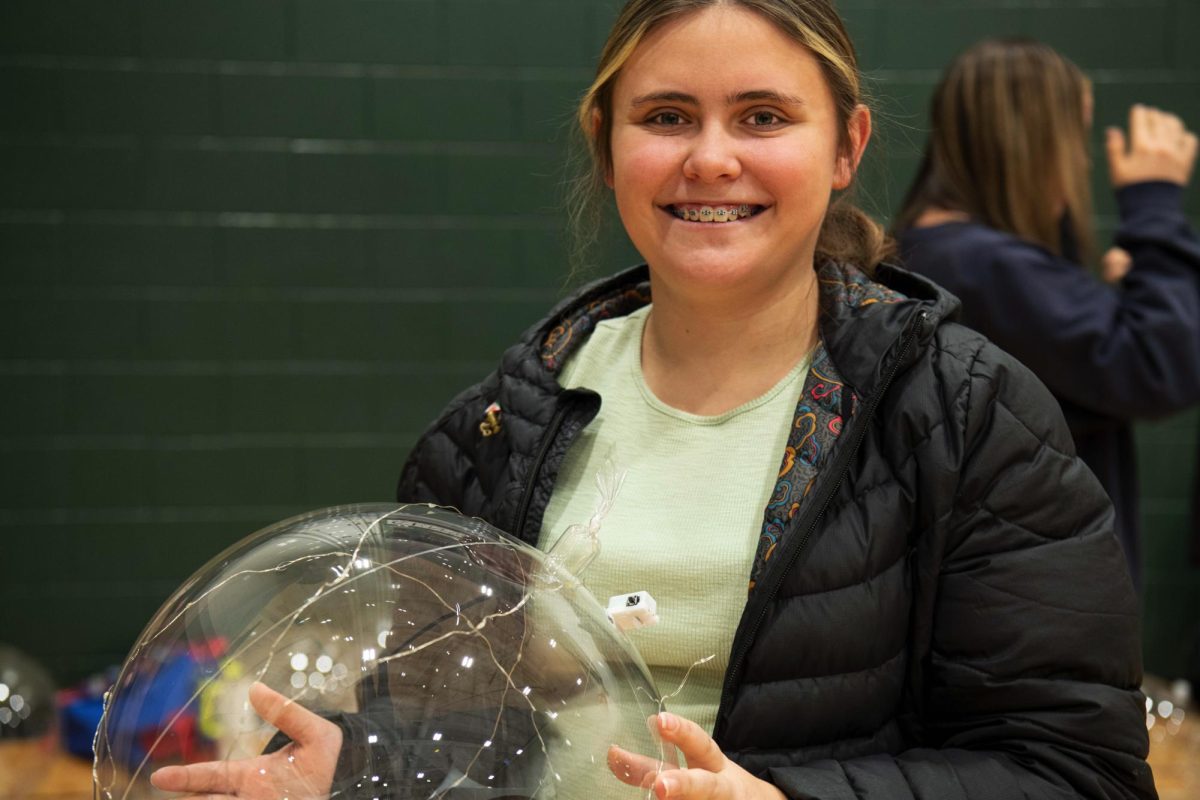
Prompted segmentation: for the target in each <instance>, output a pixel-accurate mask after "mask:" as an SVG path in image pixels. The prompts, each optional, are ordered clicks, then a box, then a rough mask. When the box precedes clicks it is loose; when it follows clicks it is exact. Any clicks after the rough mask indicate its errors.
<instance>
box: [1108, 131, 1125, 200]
mask: <svg viewBox="0 0 1200 800" xmlns="http://www.w3.org/2000/svg"><path fill="white" fill-rule="evenodd" d="M1104 152H1105V155H1107V156H1108V174H1109V177H1110V178H1111V179H1112V183H1113V185H1114V186H1120V185H1121V184H1122V183H1124V180H1123V178H1124V174H1125V170H1124V166H1125V158H1126V152H1127V151H1126V143H1125V132H1124V131H1123V130H1121V129H1120V128H1109V129H1108V130H1107V131H1105V135H1104Z"/></svg>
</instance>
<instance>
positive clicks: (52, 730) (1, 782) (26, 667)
mask: <svg viewBox="0 0 1200 800" xmlns="http://www.w3.org/2000/svg"><path fill="white" fill-rule="evenodd" d="M57 720H58V716H57V712H56V710H55V704H54V681H53V679H52V678H51V677H50V673H49V672H47V671H46V669H45V668H44V667H43V666H42V665H41V664H39V663H38V662H37V661H35V660H34V659H33V658H31V657H30V656H28V655H27V654H25V653H24V652H22V651H21V650H18V649H17V648H15V647H12V646H9V645H6V644H0V798H15V797H25V796H28V795H32V794H33V789H34V788H35V786H36V784H37V782H38V781H39V780H41V778H42V777H43V776H44V775H45V774H46V768H47V766H48V765H49V763H50V761H51V760H52V759H53V758H54V754H55V749H54V748H55V743H56V740H57V738H56V737H57V730H58V725H57Z"/></svg>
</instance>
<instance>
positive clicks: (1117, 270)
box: [1100, 247, 1133, 283]
mask: <svg viewBox="0 0 1200 800" xmlns="http://www.w3.org/2000/svg"><path fill="white" fill-rule="evenodd" d="M1132 266H1133V256H1131V255H1129V251H1128V250H1124V249H1122V248H1120V247H1110V248H1109V249H1108V250H1106V251H1105V252H1104V255H1102V256H1101V257H1100V271H1101V274H1102V275H1103V276H1104V280H1105V281H1107V282H1108V283H1119V282H1120V281H1121V280H1122V279H1123V278H1124V277H1125V275H1126V274H1128V272H1129V268H1130V267H1132Z"/></svg>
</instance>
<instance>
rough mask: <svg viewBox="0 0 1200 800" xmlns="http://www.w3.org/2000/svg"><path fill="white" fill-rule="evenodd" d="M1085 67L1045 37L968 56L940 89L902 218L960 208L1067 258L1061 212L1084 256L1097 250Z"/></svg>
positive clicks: (982, 48)
mask: <svg viewBox="0 0 1200 800" xmlns="http://www.w3.org/2000/svg"><path fill="white" fill-rule="evenodd" d="M1090 91H1091V86H1090V84H1089V82H1088V79H1087V77H1086V76H1084V74H1083V72H1082V71H1080V69H1079V68H1078V67H1077V66H1075V65H1074V64H1072V63H1071V62H1070V61H1068V60H1067V59H1066V58H1064V57H1063V56H1061V55H1060V54H1059V53H1057V52H1055V51H1054V50H1053V49H1051V48H1050V47H1049V46H1047V45H1045V44H1042V43H1041V42H1035V41H1032V40H1029V39H987V40H985V41H982V42H979V43H978V44H976V45H974V46H972V47H970V48H969V49H967V50H966V51H964V52H963V53H961V54H960V55H959V56H958V57H957V58H955V60H954V61H953V62H951V64H950V66H949V67H947V68H946V73H945V75H943V76H942V80H941V82H940V83H939V84H938V86H937V88H936V89H935V90H934V93H933V101H932V103H931V106H930V127H931V130H930V134H929V141H928V143H927V144H926V147H925V154H924V156H923V158H922V160H921V166H920V168H919V169H918V171H917V177H916V179H915V181H914V182H913V185H912V187H911V188H910V189H909V191H908V195H907V197H906V198H905V200H904V204H903V206H902V207H901V210H900V213H899V214H897V216H896V220H895V228H896V229H897V230H903V229H905V228H909V227H911V226H912V225H913V224H914V223H915V222H916V220H917V218H918V217H919V216H920V215H921V214H922V212H924V211H926V210H927V209H931V208H933V209H945V210H950V211H961V212H964V213H966V214H967V215H969V216H970V217H971V218H972V219H974V220H976V221H978V222H981V223H983V224H984V225H987V226H989V227H992V228H996V229H997V230H1002V231H1006V232H1008V233H1011V234H1014V235H1015V236H1019V237H1021V238H1022V239H1025V240H1027V241H1030V242H1034V243H1035V244H1039V245H1041V246H1042V247H1045V248H1046V249H1047V250H1050V251H1051V252H1052V253H1056V254H1058V255H1063V252H1062V250H1063V247H1062V240H1063V230H1062V227H1061V224H1062V215H1063V213H1064V212H1065V214H1066V216H1067V221H1068V223H1069V225H1070V233H1071V235H1072V237H1073V238H1074V240H1075V244H1076V245H1077V246H1078V248H1079V255H1080V256H1082V257H1083V259H1084V261H1085V262H1086V261H1090V260H1091V259H1092V258H1093V257H1094V254H1095V240H1094V234H1093V230H1092V196H1091V188H1090V184H1089V182H1088V171H1089V168H1090V162H1089V158H1088V147H1087V145H1088V142H1087V127H1088V120H1087V119H1085V112H1084V105H1085V103H1086V102H1087V98H1088V97H1089V93H1090Z"/></svg>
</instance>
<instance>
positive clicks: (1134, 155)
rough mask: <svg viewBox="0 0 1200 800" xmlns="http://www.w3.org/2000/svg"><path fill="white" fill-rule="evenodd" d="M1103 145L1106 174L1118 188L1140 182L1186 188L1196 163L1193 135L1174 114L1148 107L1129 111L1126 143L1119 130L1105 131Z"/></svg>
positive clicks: (1139, 106)
mask: <svg viewBox="0 0 1200 800" xmlns="http://www.w3.org/2000/svg"><path fill="white" fill-rule="evenodd" d="M1104 146H1105V150H1106V151H1107V153H1108V175H1109V178H1110V179H1111V180H1112V185H1113V186H1114V187H1115V188H1118V189H1119V188H1120V187H1122V186H1127V185H1129V184H1131V183H1138V182H1140V181H1170V182H1171V183H1177V184H1179V185H1180V186H1186V185H1187V182H1188V180H1189V179H1190V178H1191V176H1192V166H1193V165H1194V164H1195V163H1196V134H1194V133H1192V132H1191V131H1189V130H1188V129H1187V128H1185V127H1184V125H1183V121H1182V120H1181V119H1179V117H1177V116H1175V115H1174V114H1169V113H1167V112H1166V111H1160V110H1158V109H1157V108H1151V107H1149V106H1143V105H1135V106H1133V107H1132V108H1130V109H1129V141H1128V143H1126V140H1125V134H1124V133H1123V132H1122V131H1121V129H1120V128H1109V129H1108V131H1107V134H1106V138H1105V141H1104Z"/></svg>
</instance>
